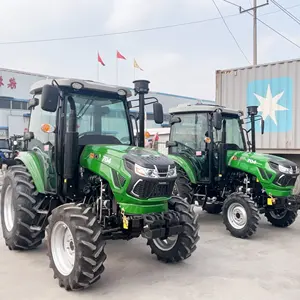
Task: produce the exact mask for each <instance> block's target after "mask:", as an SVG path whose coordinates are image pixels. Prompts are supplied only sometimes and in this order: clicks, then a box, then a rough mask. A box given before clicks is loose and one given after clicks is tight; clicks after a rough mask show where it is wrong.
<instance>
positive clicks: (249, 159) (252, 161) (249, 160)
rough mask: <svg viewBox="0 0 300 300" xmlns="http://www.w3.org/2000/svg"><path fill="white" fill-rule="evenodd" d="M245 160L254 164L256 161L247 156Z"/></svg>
mask: <svg viewBox="0 0 300 300" xmlns="http://www.w3.org/2000/svg"><path fill="white" fill-rule="evenodd" d="M247 162H248V163H249V164H254V165H255V164H256V163H257V161H256V160H254V159H251V158H248V159H247Z"/></svg>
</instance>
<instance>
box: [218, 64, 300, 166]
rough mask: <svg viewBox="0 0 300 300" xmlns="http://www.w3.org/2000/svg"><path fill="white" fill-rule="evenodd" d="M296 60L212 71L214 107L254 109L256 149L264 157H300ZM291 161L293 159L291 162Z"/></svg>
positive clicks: (299, 83)
mask: <svg viewBox="0 0 300 300" xmlns="http://www.w3.org/2000/svg"><path fill="white" fill-rule="evenodd" d="M299 96H300V59H295V60H289V61H280V62H274V63H269V64H262V65H257V66H249V67H244V68H238V69H231V70H218V71H216V103H217V104H220V105H224V106H226V107H229V108H234V109H239V110H243V112H244V114H245V116H246V115H247V110H246V107H247V106H249V105H257V106H258V110H259V114H260V115H262V116H263V118H264V120H265V133H264V135H261V134H260V125H259V123H257V127H256V129H257V133H256V141H257V142H256V147H257V149H258V151H261V152H265V153H275V154H276V153H277V154H280V155H282V156H284V155H286V154H288V155H289V154H292V155H293V154H297V155H298V154H300V136H299V134H300V118H299V115H300V102H299ZM294 160H295V159H294Z"/></svg>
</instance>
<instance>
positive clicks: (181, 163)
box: [168, 155, 197, 183]
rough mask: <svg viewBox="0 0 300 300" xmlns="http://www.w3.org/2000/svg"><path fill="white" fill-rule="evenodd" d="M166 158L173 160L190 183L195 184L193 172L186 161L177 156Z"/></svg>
mask: <svg viewBox="0 0 300 300" xmlns="http://www.w3.org/2000/svg"><path fill="white" fill-rule="evenodd" d="M168 157H169V158H171V159H173V160H174V161H175V162H176V163H177V164H178V165H179V166H180V167H181V168H182V169H183V170H184V172H185V173H186V174H187V176H188V178H189V180H190V182H191V183H196V182H197V180H196V174H195V171H194V169H193V167H192V165H191V163H190V162H189V161H188V160H186V159H184V158H183V157H181V156H178V155H168Z"/></svg>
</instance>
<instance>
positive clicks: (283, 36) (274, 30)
mask: <svg viewBox="0 0 300 300" xmlns="http://www.w3.org/2000/svg"><path fill="white" fill-rule="evenodd" d="M224 1H225V2H228V3H230V4H233V5H235V6H238V5H236V4H234V3H232V2H229V1H227V0H224ZM297 6H299V5H297ZM290 8H291V7H290ZM246 12H247V13H248V14H249V15H250V16H252V17H253V14H251V13H250V11H249V10H248V11H246ZM265 15H266V14H265ZM256 19H257V21H259V22H260V23H262V24H263V25H265V26H266V27H268V28H269V29H271V30H272V31H273V32H275V33H277V34H278V35H280V36H281V37H282V38H284V39H285V40H287V41H288V42H290V43H291V44H293V45H294V46H296V47H297V48H300V46H299V45H298V44H296V43H295V42H293V41H292V40H290V39H289V38H287V37H286V36H285V35H283V34H282V33H280V32H279V31H277V30H276V29H274V28H273V27H271V26H270V25H268V24H267V23H265V22H264V21H262V20H261V19H259V18H257V17H256Z"/></svg>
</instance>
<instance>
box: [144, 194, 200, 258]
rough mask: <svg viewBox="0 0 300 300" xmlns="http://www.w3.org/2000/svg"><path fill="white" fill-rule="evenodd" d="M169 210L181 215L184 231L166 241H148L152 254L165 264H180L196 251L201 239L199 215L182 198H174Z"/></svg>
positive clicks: (171, 200) (170, 202)
mask: <svg viewBox="0 0 300 300" xmlns="http://www.w3.org/2000/svg"><path fill="white" fill-rule="evenodd" d="M169 209H170V210H173V211H176V212H178V213H179V214H180V221H181V222H183V227H184V230H183V232H181V233H180V234H179V235H176V236H171V237H169V238H167V239H166V240H162V239H160V238H158V239H152V240H148V242H147V245H149V246H150V248H151V254H155V255H156V257H157V259H158V260H161V261H163V262H165V263H172V262H178V261H181V260H184V259H187V258H189V257H190V256H191V254H192V253H193V252H194V251H195V250H196V248H197V247H196V244H197V243H198V241H199V239H200V237H199V234H198V232H199V226H200V224H199V215H198V214H196V213H195V212H194V211H193V208H192V206H191V205H189V204H188V203H186V202H185V201H184V200H183V199H181V198H180V197H176V196H172V198H171V199H170V200H169Z"/></svg>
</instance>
